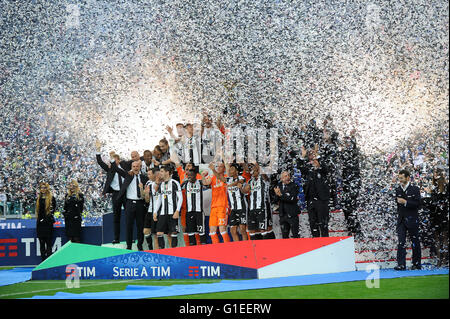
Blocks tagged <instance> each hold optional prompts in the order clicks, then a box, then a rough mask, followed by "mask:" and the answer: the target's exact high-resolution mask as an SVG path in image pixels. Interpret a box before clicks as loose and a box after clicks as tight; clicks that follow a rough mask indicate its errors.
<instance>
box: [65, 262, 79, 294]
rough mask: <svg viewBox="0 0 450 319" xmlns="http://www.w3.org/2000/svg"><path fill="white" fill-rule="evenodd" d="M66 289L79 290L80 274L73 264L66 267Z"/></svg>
mask: <svg viewBox="0 0 450 319" xmlns="http://www.w3.org/2000/svg"><path fill="white" fill-rule="evenodd" d="M66 287H67V288H80V273H79V272H78V266H77V265H75V264H72V265H67V266H66Z"/></svg>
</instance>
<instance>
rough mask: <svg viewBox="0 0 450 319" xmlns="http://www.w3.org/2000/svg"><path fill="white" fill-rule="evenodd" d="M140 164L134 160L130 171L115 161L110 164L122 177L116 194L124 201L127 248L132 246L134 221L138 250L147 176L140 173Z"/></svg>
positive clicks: (142, 223) (140, 244) (143, 216)
mask: <svg viewBox="0 0 450 319" xmlns="http://www.w3.org/2000/svg"><path fill="white" fill-rule="evenodd" d="M141 165H142V162H141V160H137V161H134V162H133V163H132V164H131V171H129V172H127V171H125V170H123V169H121V168H119V167H118V166H117V165H116V163H115V162H111V166H112V167H113V168H114V169H115V170H116V172H117V173H119V175H120V176H122V177H123V178H124V181H123V183H122V186H121V187H120V190H119V194H118V195H117V196H118V198H119V199H121V198H123V201H124V202H125V218H126V234H127V235H126V238H127V239H126V241H127V249H131V247H132V244H133V226H134V223H135V222H136V228H137V239H138V242H137V247H138V250H143V247H142V244H143V243H144V232H143V231H144V220H145V213H146V207H145V200H144V196H145V194H144V185H145V183H147V181H148V176H147V175H144V174H142V173H141Z"/></svg>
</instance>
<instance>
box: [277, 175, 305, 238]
mask: <svg viewBox="0 0 450 319" xmlns="http://www.w3.org/2000/svg"><path fill="white" fill-rule="evenodd" d="M274 192H275V195H276V199H275V201H278V203H279V208H278V213H279V216H280V226H281V234H282V237H283V238H289V232H290V231H291V230H292V237H293V238H299V219H298V214H299V212H300V208H299V207H298V205H297V202H298V198H297V196H298V186H297V184H295V183H294V182H293V181H291V174H290V173H289V172H288V171H283V172H282V173H281V183H280V184H279V185H278V186H277V187H275V189H274Z"/></svg>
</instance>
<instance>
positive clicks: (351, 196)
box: [342, 187, 361, 233]
mask: <svg viewBox="0 0 450 319" xmlns="http://www.w3.org/2000/svg"><path fill="white" fill-rule="evenodd" d="M343 192H344V194H343V195H342V212H343V213H344V217H345V222H346V223H347V229H348V231H349V232H352V233H359V232H360V228H361V226H360V224H359V222H358V218H357V216H356V213H355V211H356V207H357V205H356V201H357V199H358V195H359V192H358V191H351V190H346V189H345V187H344V189H343Z"/></svg>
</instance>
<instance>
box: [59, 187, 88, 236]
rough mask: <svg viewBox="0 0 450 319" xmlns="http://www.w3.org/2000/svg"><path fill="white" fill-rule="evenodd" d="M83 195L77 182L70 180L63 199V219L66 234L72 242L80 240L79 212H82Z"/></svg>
mask: <svg viewBox="0 0 450 319" xmlns="http://www.w3.org/2000/svg"><path fill="white" fill-rule="evenodd" d="M83 206H84V196H83V194H82V193H81V192H80V188H79V187H78V182H77V181H76V180H72V181H71V182H70V183H69V185H68V187H67V194H66V197H65V199H64V213H63V214H64V220H65V224H66V236H67V238H68V239H69V240H70V241H71V242H73V243H79V242H81V214H82V213H83Z"/></svg>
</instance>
